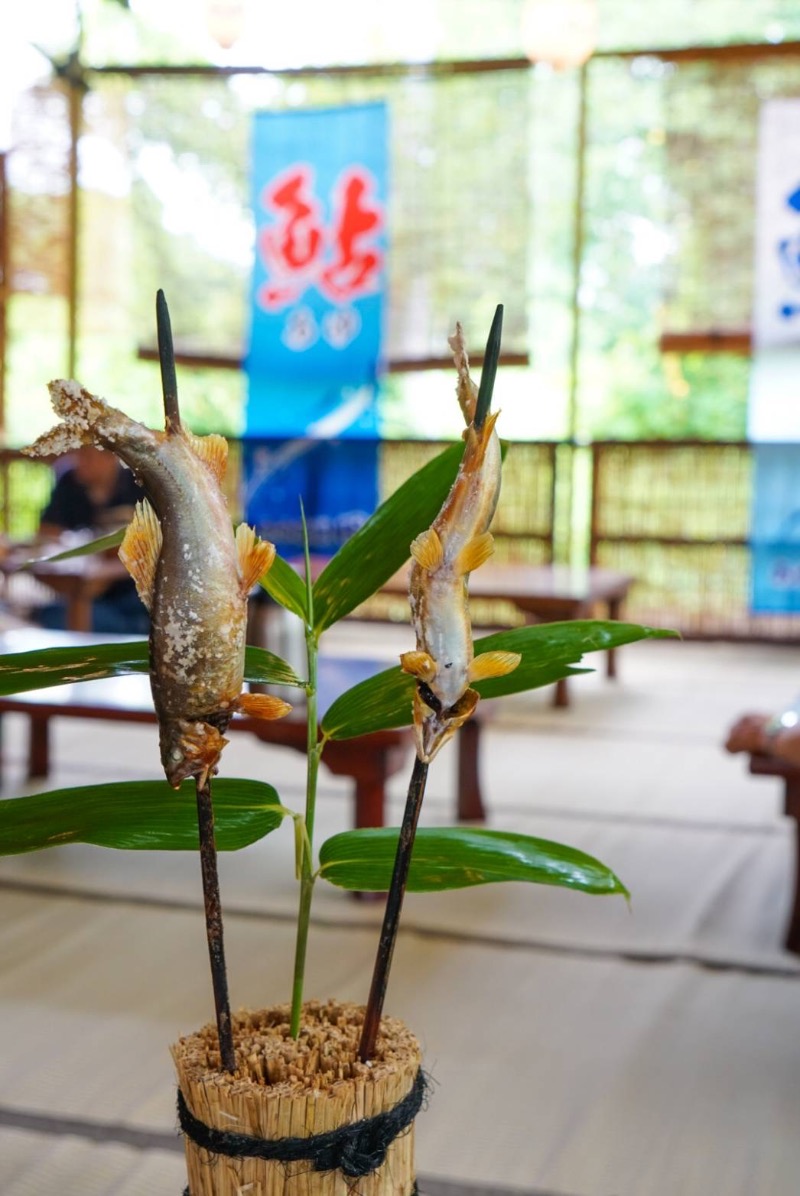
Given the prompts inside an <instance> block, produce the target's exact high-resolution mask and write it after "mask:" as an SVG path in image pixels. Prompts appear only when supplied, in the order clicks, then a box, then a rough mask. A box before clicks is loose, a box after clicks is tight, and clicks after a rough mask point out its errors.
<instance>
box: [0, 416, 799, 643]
mask: <svg viewBox="0 0 800 1196" xmlns="http://www.w3.org/2000/svg"><path fill="white" fill-rule="evenodd" d="M241 447H242V446H241V442H239V441H235V440H234V441H232V442H231V452H230V466H229V471H228V486H229V496H230V499H231V509H232V511H234V512H235V513H236V515H237V517H238V516H239V515H240V512H239V510H238V507H239V493H240V483H241V476H240V471H241V458H242V452H241ZM442 447H443V444H441V443H431V442H427V441H426V442H421V441H408V440H405V441H383V442H381V444H380V449H379V452H380V457H379V460H380V493H381V497H385V496H387V495H388V494H391V493H392V492H393V491H394V490H396V489H397V487H398V486H399V485H400V483H401V482H403V481H405V479H406V478H408V477H410V476H411V474H412V473H413V472H414V471H415V470H416V469H418V468H419V466H420V465H422V464H424V463H425V461H427V460H430V458H431V457H432V456H434V455H435V454H436V453H437V452H439V451H440V450H441V448H442ZM558 451H559V445H558V444H556V443H554V442H531V443H528V442H522V441H516V442H513V443H511V444H510V445H509V447H508V452H507V456H506V463H505V468H504V474H503V491H502V496H501V499H500V504H499V507H498V510H497V514H496V516H495V520H494V524H493V531H494V534H495V539H496V544H497V549H496V551H497V557H498V559H500V560H514V561H527V562H530V563H532V564H541V563H547V562H549V561H552V560H553V555H554V550H553V544H554V536H553V527H554V510H555V493H556V475H557V459H558ZM589 451H590V453H591V486H590V497H589V506H590V510H588V511H587V512H586V519H587V524H588V528H589V535H588V543H589V550H588V556H589V559H590V561H591V562H592V563H593V564H597V565H604V566H606V567H608V568H613V569H618V570H621V571H623V572H627V573H630V574H632V575H633V576H634V577H635V578H636V579H637V581H636V584H635V586H634V587H633V589H632V591H631V596H630V599H629V601H628V604H627V607H626V612H625V613H626V617H628V618H631V619H636V620H641V621H644V622H648V623H651V624H653V625H656V626H664V627H673V628H676V629H678V630H680V631H681V632H682V633H683V634H684V635H687V636H703V637H715V638H724V639H737V638H754V639H796V638H797V636H798V633H800V619H798V618H797V617H789V616H787V617H782V616H766V615H762V616H753V615H751V614H750V613H749V609H748V607H749V581H750V551H749V548H748V537H749V532H750V511H751V506H752V486H753V477H752V474H753V470H752V450H751V446H750V445H749V444H747V443H745V442H736V443H725V444H722V443H713V442H708V441H624V442H623V441H605V442H597V443H595V444H593V445H592V446H591V448H590V450H589ZM51 484H52V472H51V470H50V467H49V466H48V465H47V464H46V463H44V462H40V461H31V460H29V459H28V458H25V457H22V455H21V454H20V453H18V452H15V451H12V450H6V451H4V452H2V453H0V526H2V530H3V532H4V533H5V534H6V535H7V536H9V537H10V538H12V539H20V538H24V537H26V536H30V535H32V534H33V532H34V531H35V529H36V526H37V522H38V516H39V512H40V511H41V509H42V507H43V506H44V504H45V501H46V499H47V496H48V493H49V490H50V486H51ZM559 484H560V485H561V484H562V483H561V482H559ZM574 515H575V512H574V511H573V516H574ZM577 515H578V516H580V512H577ZM492 613H494V614H499V619H500V620H501V621H505V619H506V616H509V617H510V612H499V613H498V612H489V616H491V614H492ZM398 617H404V615H403V616H400V615H398Z"/></svg>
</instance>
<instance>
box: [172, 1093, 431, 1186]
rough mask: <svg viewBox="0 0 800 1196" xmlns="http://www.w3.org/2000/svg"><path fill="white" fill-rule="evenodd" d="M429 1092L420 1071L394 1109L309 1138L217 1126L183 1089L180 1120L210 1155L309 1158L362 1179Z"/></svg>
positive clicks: (320, 1165)
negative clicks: (207, 1120) (188, 1100)
mask: <svg viewBox="0 0 800 1196" xmlns="http://www.w3.org/2000/svg"><path fill="white" fill-rule="evenodd" d="M427 1090H428V1081H427V1079H426V1078H425V1075H424V1073H423V1072H422V1070H420V1071H418V1072H417V1075H416V1079H415V1080H414V1083H413V1085H412V1086H411V1090H410V1091H409V1093H408V1095H407V1096H404V1097H403V1099H402V1100H401V1101H399V1102H398V1103H397V1104H396V1105H395V1106H394V1108H392V1109H387V1111H386V1112H385V1113H377V1114H376V1115H375V1116H374V1117H364V1118H362V1119H361V1120H360V1121H353V1122H351V1123H350V1124H349V1125H343V1126H341V1127H340V1128H339V1129H337V1130H328V1131H327V1132H326V1133H324V1134H313V1135H312V1136H311V1137H310V1138H272V1139H270V1138H255V1137H254V1136H253V1135H252V1134H235V1133H231V1132H230V1131H229V1130H217V1129H214V1128H213V1127H212V1126H208V1125H206V1124H205V1123H204V1122H202V1121H200V1120H199V1119H198V1118H197V1117H195V1116H194V1114H193V1113H192V1112H191V1111H190V1110H189V1106H188V1105H187V1104H186V1101H185V1100H184V1096H183V1093H182V1092H181V1090H180V1089H178V1121H179V1123H180V1127H181V1129H182V1130H183V1132H184V1134H185V1135H186V1136H187V1138H190V1139H191V1141H192V1142H194V1143H195V1144H196V1145H197V1146H201V1147H202V1148H203V1149H204V1150H207V1151H209V1153H210V1154H221V1155H226V1156H227V1157H228V1158H240V1159H241V1158H250V1159H264V1160H266V1161H270V1162H276V1163H296V1162H300V1161H303V1160H307V1161H308V1162H309V1163H310V1164H311V1169H312V1170H314V1171H335V1170H336V1169H337V1168H338V1169H339V1170H340V1171H341V1172H342V1174H343V1175H346V1176H348V1177H351V1178H353V1179H361V1178H363V1176H365V1175H371V1174H372V1172H373V1171H377V1170H378V1168H379V1167H380V1166H381V1165H382V1164H383V1162H384V1160H385V1158H386V1152H387V1150H388V1149H389V1147H390V1146H391V1144H392V1142H394V1140H395V1138H398V1137H399V1136H400V1134H402V1133H403V1131H404V1130H406V1129H408V1127H409V1126H410V1125H411V1123H412V1122H413V1120H414V1118H415V1117H416V1116H417V1113H419V1111H420V1109H421V1108H422V1104H423V1101H424V1100H425V1094H426V1092H427Z"/></svg>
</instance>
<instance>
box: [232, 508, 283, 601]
mask: <svg viewBox="0 0 800 1196" xmlns="http://www.w3.org/2000/svg"><path fill="white" fill-rule="evenodd" d="M274 560H275V545H274V544H270V542H269V540H262V539H260V538H259V536H257V535H256V533H255V531H254V530H253V528H252V527H248V525H247V524H246V523H240V524H239V526H238V527H237V529H236V561H237V564H238V568H239V577H240V579H241V582H242V589H243V590H244V592H245V593H246V594H249V593H250V591H251V590H252V588H253V586H254V585H255V584H256V582H257V581H258V579H259V577H262V576H263V575H264V574H265V573H266V572H267V570H268V569H269V568H270V566H271V565H272V562H273V561H274Z"/></svg>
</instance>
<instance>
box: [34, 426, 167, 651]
mask: <svg viewBox="0 0 800 1196" xmlns="http://www.w3.org/2000/svg"><path fill="white" fill-rule="evenodd" d="M143 498H144V492H143V490H142V489H141V487H140V486H138V485H137V483H136V481H135V480H134V477H133V474H132V473H131V471H130V470H129V469H127V468H126V467H125V466H123V465H122V463H121V461H120V460H119V458H118V457H116V456H115V455H114V454H113V453H110V452H107V451H105V450H104V449H98V448H95V447H94V446H93V445H85V446H83V447H82V448H80V449H78V451H77V452H76V453H75V454H74V456H73V463H72V465H71V466H70V467H69V468H68V469H66V470H65V471H64V472H63V473H62V474H61V475H60V476H59V477H58V478H57V480H56V483H55V485H54V486H53V490H52V493H51V495H50V498H49V500H48V502H47V505H46V506H45V508H44V510H43V511H42V514H41V516H40V521H39V539H40V540H52V539H58V538H59V537H61V536H63V535H64V533H65V532H87V533H89V535H90V536H93V537H97V536H103V535H107V534H109V533H110V532H114V531H118V530H119V529H120V528H121V527H124V526H125V524H127V523H128V522H129V521H130V519H131V517H132V515H133V508H134V505H135V504H136V503H137V502H140V501H141V500H142V499H143ZM114 551H116V550H114ZM32 618H33V619H34V621H35V622H36V623H38V624H39V625H40V626H41V627H48V628H51V629H63V628H64V627H65V625H66V606H65V604H64V603H63V602H58V601H56V602H51V603H48V604H47V605H45V606H42V607H39V608H38V609H37V610H35V611H33V612H32ZM149 626H150V623H149V618H148V614H147V610H146V609H145V607H144V605H143V603H142V601H141V599H140V598H139V595H138V594H137V593H136V587H135V585H134V583H133V581H132V580H131V578H129V577H128V576H127V575H126V576H125V577H121V578H120V579H119V580H118V581H112V582H110V583H109V585H108V587H107V588H106V589H105V590H104V591H103V593H102V594H100V595H99V596H98V597H97V598H95V600H94V602H93V603H92V630H93V631H99V632H106V633H113V634H120V635H146V634H147V632H148V630H149Z"/></svg>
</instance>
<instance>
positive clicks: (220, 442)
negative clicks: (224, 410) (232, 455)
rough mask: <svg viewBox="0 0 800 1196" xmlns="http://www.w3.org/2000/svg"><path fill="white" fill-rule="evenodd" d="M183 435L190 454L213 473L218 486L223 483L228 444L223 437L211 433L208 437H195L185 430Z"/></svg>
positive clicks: (192, 433)
mask: <svg viewBox="0 0 800 1196" xmlns="http://www.w3.org/2000/svg"><path fill="white" fill-rule="evenodd" d="M183 434H184V436H185V437H186V439H187V440H188V441H189V445H190V447H191V450H192V452H193V453H194V454H195V456H196V457H199V458H200V460H201V461H202V462H203V464H204V465H207V466H208V468H209V469H210V470H211V472H212V473H213V475H214V477H215V478H216V479H217V481H218V482H219V484H220V485H222V483H223V482H224V481H225V470H226V468H227V465H228V442H227V440H226V439H225V437H224V436H220V435H219V434H218V433H217V432H212V433H211V434H210V435H209V436H195V434H194V432H190V431H189V430H188V429H187V428H184V429H183Z"/></svg>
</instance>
